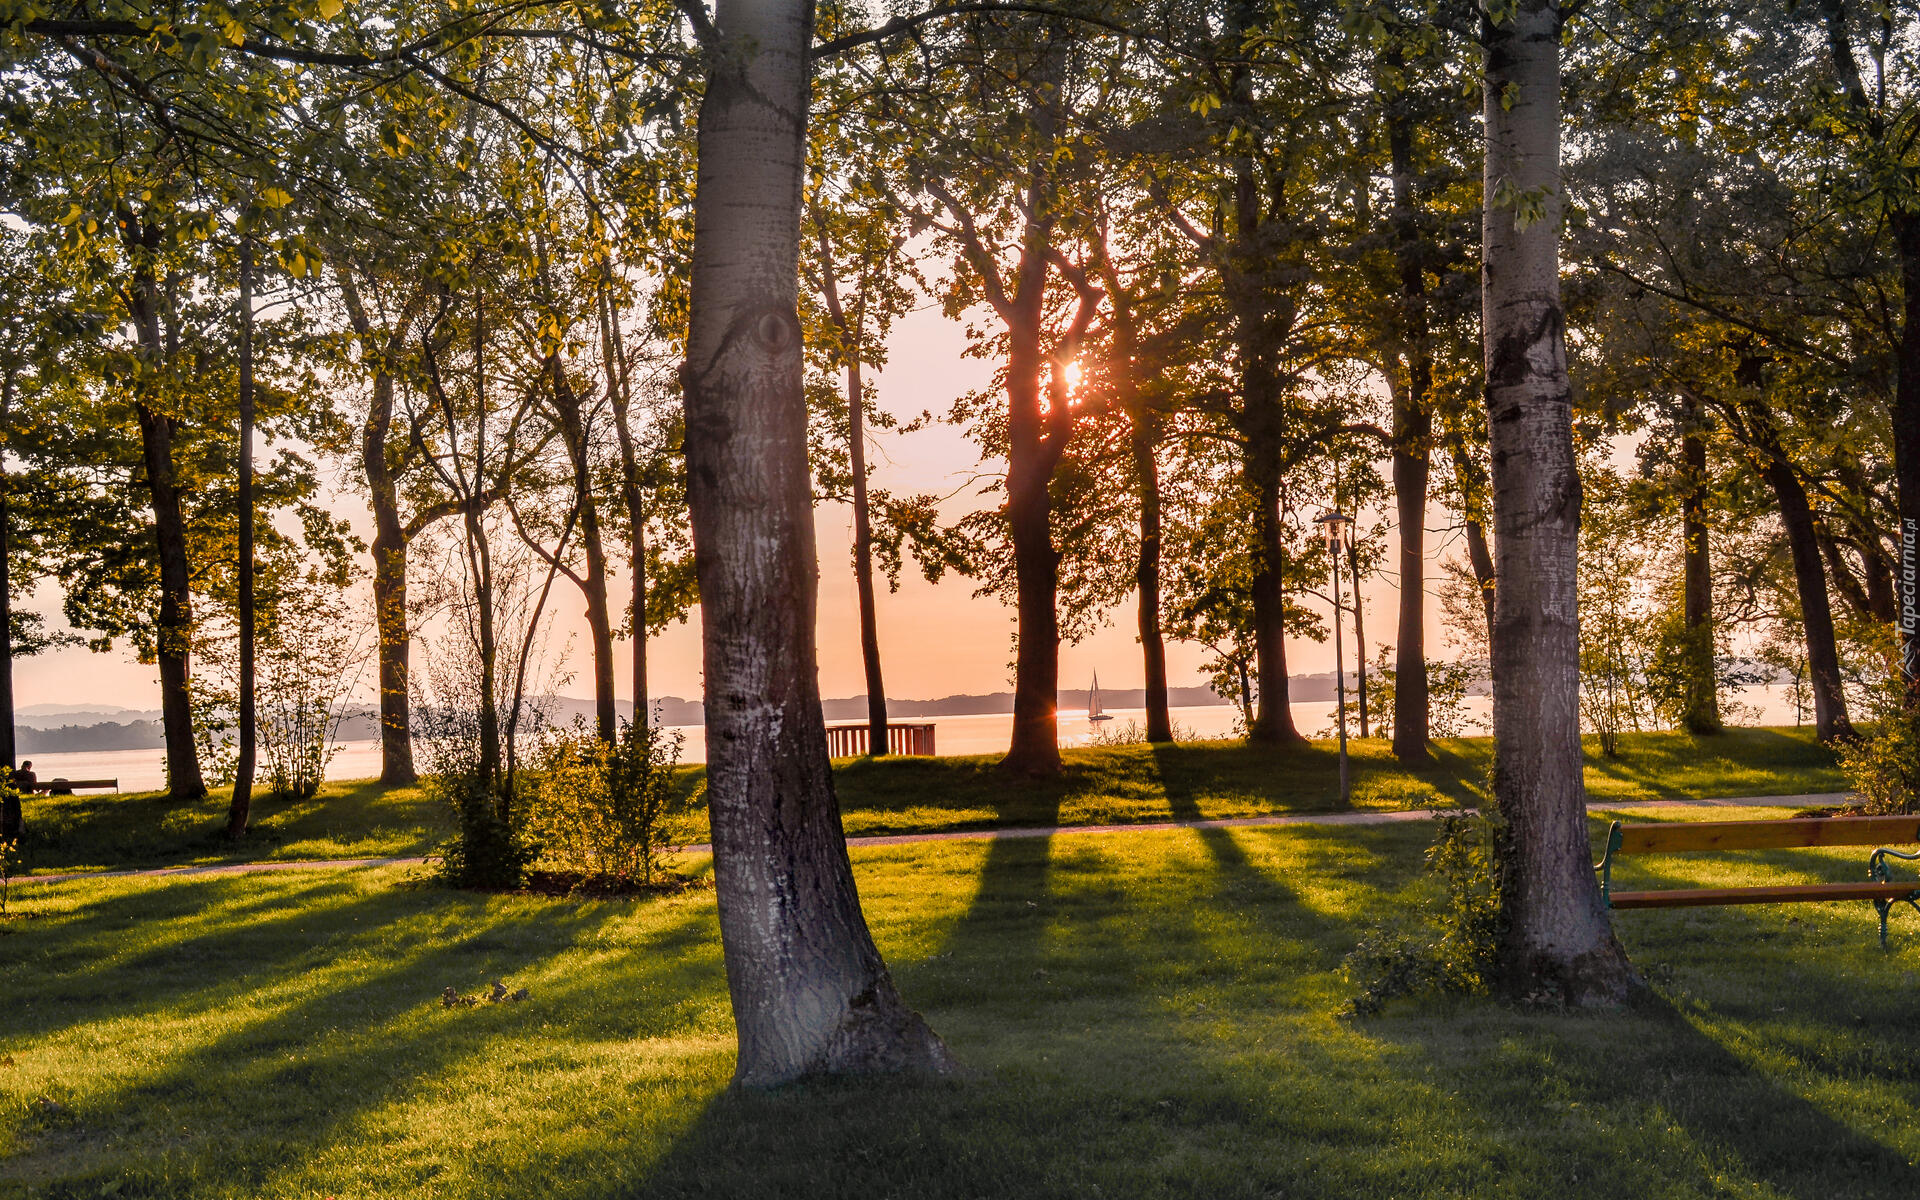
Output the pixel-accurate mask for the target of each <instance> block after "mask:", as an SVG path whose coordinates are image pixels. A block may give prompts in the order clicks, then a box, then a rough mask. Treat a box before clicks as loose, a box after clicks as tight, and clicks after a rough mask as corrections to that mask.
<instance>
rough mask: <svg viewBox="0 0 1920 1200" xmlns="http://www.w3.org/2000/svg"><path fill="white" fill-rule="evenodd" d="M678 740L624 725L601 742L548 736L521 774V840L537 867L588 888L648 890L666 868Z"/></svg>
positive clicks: (587, 734)
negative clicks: (535, 848) (533, 848)
mask: <svg viewBox="0 0 1920 1200" xmlns="http://www.w3.org/2000/svg"><path fill="white" fill-rule="evenodd" d="M680 742H681V738H680V735H679V734H677V733H676V734H669V733H667V732H665V731H663V730H661V729H660V728H659V727H657V726H654V725H636V724H632V723H629V724H627V725H625V726H623V727H622V728H621V731H620V736H619V737H618V738H616V739H615V740H614V741H613V742H611V743H608V742H603V741H601V740H600V739H599V738H597V737H595V736H594V735H593V733H592V732H591V731H590V730H588V729H587V728H586V725H585V723H584V722H581V721H575V723H574V724H573V725H572V726H571V727H566V728H557V729H550V730H548V731H547V733H546V735H545V736H544V737H543V738H542V739H541V742H540V747H539V749H538V751H537V752H536V754H535V758H534V761H533V762H532V763H531V764H530V766H529V767H528V770H527V779H528V785H527V792H528V797H527V799H528V805H527V832H528V836H529V837H530V838H531V839H533V840H534V841H536V842H538V843H539V844H540V846H541V860H540V861H541V865H542V866H544V867H550V868H552V869H553V870H555V871H559V872H565V873H567V874H569V875H575V876H577V877H578V879H579V881H580V882H581V883H583V884H587V885H592V886H622V885H626V886H631V885H636V884H637V885H639V886H642V887H646V886H651V885H652V884H654V883H656V882H658V881H659V879H660V876H661V875H662V874H664V873H665V871H666V867H667V865H668V863H667V860H668V853H669V850H670V849H671V847H670V845H669V841H668V836H667V829H666V825H667V820H668V818H669V817H670V816H671V815H672V813H673V810H674V806H675V787H674V768H675V766H676V765H677V764H678V762H679V759H680Z"/></svg>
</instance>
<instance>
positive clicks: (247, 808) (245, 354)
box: [227, 238, 259, 838]
mask: <svg viewBox="0 0 1920 1200" xmlns="http://www.w3.org/2000/svg"><path fill="white" fill-rule="evenodd" d="M239 475H240V479H239V488H238V491H239V497H238V498H239V503H240V512H239V514H238V520H239V525H240V528H239V536H238V537H237V538H236V539H235V541H236V543H237V545H236V557H237V558H238V559H239V561H238V562H237V563H236V564H235V581H236V584H237V586H238V590H239V593H240V595H239V610H240V612H239V617H240V747H239V755H238V757H237V759H236V761H235V763H234V768H233V798H232V800H231V802H230V803H229V804H228V806H227V836H228V837H230V838H237V837H241V836H243V835H244V834H245V833H246V832H247V822H248V821H249V820H250V819H251V818H252V815H253V771H254V763H255V759H256V757H257V755H258V752H259V737H258V734H259V730H258V728H257V726H256V718H257V713H256V710H255V703H254V625H255V621H254V595H253V590H254V589H253V584H254V570H253V519H254V517H253V508H254V501H253V243H252V242H251V241H250V240H248V239H246V238H242V239H241V242H240V463H239Z"/></svg>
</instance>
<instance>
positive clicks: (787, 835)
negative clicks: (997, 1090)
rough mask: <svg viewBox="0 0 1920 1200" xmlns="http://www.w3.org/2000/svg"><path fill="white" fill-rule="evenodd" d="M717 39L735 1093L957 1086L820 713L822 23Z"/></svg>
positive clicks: (723, 773)
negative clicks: (860, 877) (867, 886)
mask: <svg viewBox="0 0 1920 1200" xmlns="http://www.w3.org/2000/svg"><path fill="white" fill-rule="evenodd" d="M714 26H715V28H714V38H715V39H716V40H717V44H713V45H710V46H709V47H708V53H709V57H708V61H709V63H710V64H711V75H710V77H709V80H708V83H707V89H706V93H705V95H704V96H703V98H702V101H701V107H700V120H699V169H698V178H697V184H696V188H697V190H696V199H695V210H694V211H695V218H694V251H693V277H692V306H691V322H690V328H689V337H688V346H687V361H686V364H685V365H684V367H683V368H682V382H683V384H684V388H685V395H686V411H687V434H686V453H687V468H688V502H689V506H690V508H691V512H692V521H693V537H694V562H695V569H696V571H697V573H698V576H699V582H700V594H701V603H702V614H701V615H702V621H701V624H702V633H701V637H702V644H703V651H704V664H705V671H706V720H707V754H708V767H707V770H708V781H709V782H708V797H709V810H710V815H711V821H712V828H713V844H714V873H715V887H716V891H717V893H718V900H719V910H720V934H721V945H722V949H723V953H724V957H725V960H726V967H727V985H728V989H729V991H730V993H731V996H732V1001H733V1012H734V1021H735V1025H736V1028H737V1030H738V1034H739V1058H738V1061H737V1064H736V1067H735V1071H734V1079H735V1081H736V1082H737V1083H741V1084H746V1085H756V1086H764V1085H773V1084H779V1083H783V1082H786V1081H789V1080H793V1079H796V1078H800V1077H803V1076H808V1075H816V1074H847V1073H868V1072H894V1071H933V1072H944V1071H947V1070H949V1069H951V1067H952V1065H953V1064H952V1060H951V1059H950V1057H949V1056H948V1054H947V1050H946V1047H945V1046H944V1045H943V1044H942V1043H941V1042H940V1040H939V1038H938V1037H936V1036H935V1035H934V1034H933V1032H932V1031H931V1030H930V1029H929V1028H928V1027H927V1025H926V1023H925V1022H923V1021H922V1020H921V1019H920V1017H919V1016H918V1015H917V1014H915V1013H913V1012H912V1011H911V1010H909V1009H908V1008H907V1007H906V1005H905V1004H904V1003H903V1002H902V1001H901V999H900V996H899V994H898V993H897V991H896V990H895V988H894V984H893V980H892V978H891V977H890V975H889V974H888V972H887V968H886V964H885V963H884V962H883V961H882V960H881V958H880V954H879V951H878V950H877V949H876V948H875V947H874V944H873V939H872V937H871V936H870V934H869V933H868V930H867V926H866V920H865V918H864V917H863V916H862V914H861V911H860V902H859V896H858V894H857V892H856V890H855V887H854V880H853V872H852V867H851V864H850V863H849V861H848V858H847V852H846V843H845V840H844V836H843V833H842V829H841V824H840V813H839V807H838V805H837V803H836V802H835V797H834V790H833V778H832V775H831V774H830V773H829V771H828V767H827V747H826V734H825V729H824V722H823V720H822V717H821V711H820V692H819V680H818V672H817V667H816V663H815V654H814V642H813V634H814V615H815V608H816V604H817V594H816V591H817V574H816V573H817V560H816V555H815V547H814V535H813V512H812V495H811V483H810V479H809V475H808V468H807V457H806V398H805V394H804V390H803V386H802V384H803V380H802V370H803V364H802V359H801V343H800V322H799V314H798V295H797V281H798V276H799V237H800V213H801V187H802V181H803V175H804V169H805V138H806V119H807V103H808V75H809V48H810V46H811V42H812V28H813V9H812V6H811V5H810V4H808V3H805V2H804V0H801V2H794V0H720V2H719V4H718V5H717V7H716V9H715V15H714Z"/></svg>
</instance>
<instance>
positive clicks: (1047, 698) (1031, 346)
mask: <svg viewBox="0 0 1920 1200" xmlns="http://www.w3.org/2000/svg"><path fill="white" fill-rule="evenodd" d="M1039 269H1040V270H1041V271H1042V272H1044V271H1045V270H1046V264H1045V260H1044V259H1041V260H1040V263H1039ZM1023 274H1024V272H1023ZM1043 290H1044V283H1041V284H1037V285H1036V286H1034V287H1032V288H1031V289H1027V288H1022V292H1023V297H1022V298H1023V299H1025V298H1026V297H1027V296H1031V297H1032V298H1033V299H1034V301H1035V307H1036V308H1037V307H1038V303H1037V302H1038V298H1039V296H1040V294H1041V293H1042V291H1043ZM1039 322H1040V317H1039V314H1038V312H1035V313H1034V314H1033V320H1032V321H1031V322H1030V323H1026V324H1025V325H1024V328H1023V327H1019V326H1016V327H1013V328H1011V329H1010V330H1009V333H1010V334H1011V335H1012V336H1011V337H1010V339H1009V340H1010V342H1011V346H1010V349H1009V353H1008V355H1007V400H1008V409H1009V416H1010V421H1009V424H1010V426H1011V429H1012V452H1011V453H1010V454H1009V456H1008V461H1007V524H1008V527H1009V531H1010V534H1011V540H1012V542H1013V574H1014V588H1015V593H1016V596H1017V607H1016V613H1017V617H1018V621H1019V634H1018V646H1017V648H1016V650H1015V654H1014V671H1013V738H1012V742H1011V744H1010V745H1009V746H1008V748H1007V755H1006V757H1005V758H1004V759H1002V760H1001V765H1002V766H1003V767H1005V768H1006V769H1007V770H1009V771H1014V772H1016V773H1019V774H1023V775H1032V776H1045V775H1056V774H1058V773H1059V772H1060V725H1059V717H1058V712H1057V709H1058V704H1059V693H1060V618H1059V613H1058V611H1057V608H1056V605H1057V602H1058V599H1059V589H1060V554H1059V551H1058V550H1056V549H1055V548H1054V545H1053V495H1052V491H1051V484H1052V482H1053V462H1054V461H1056V460H1055V458H1054V456H1052V455H1050V454H1048V452H1047V450H1046V449H1045V447H1044V445H1043V441H1042V437H1041V434H1040V427H1041V426H1042V424H1043V423H1044V421H1045V417H1044V416H1043V415H1042V413H1041V410H1040V395H1041V388H1040V364H1041V362H1042V361H1043V357H1042V355H1041V353H1040V323H1039Z"/></svg>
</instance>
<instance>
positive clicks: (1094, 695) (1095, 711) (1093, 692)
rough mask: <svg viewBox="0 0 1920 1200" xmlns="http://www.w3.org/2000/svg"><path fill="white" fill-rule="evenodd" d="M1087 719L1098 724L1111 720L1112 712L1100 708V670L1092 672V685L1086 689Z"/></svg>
mask: <svg viewBox="0 0 1920 1200" xmlns="http://www.w3.org/2000/svg"><path fill="white" fill-rule="evenodd" d="M1087 720H1088V721H1091V722H1092V723H1093V724H1095V725H1098V724H1099V723H1100V722H1102V721H1111V720H1113V714H1112V713H1110V712H1103V711H1102V710H1101V708H1100V672H1098V671H1095V672H1094V673H1093V686H1092V687H1089V688H1088V689H1087Z"/></svg>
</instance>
